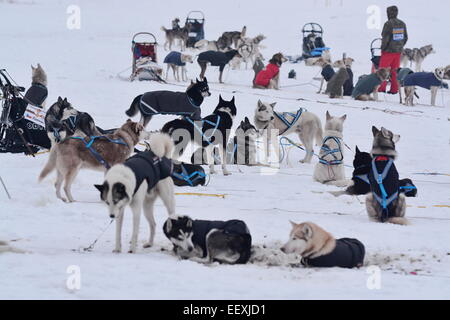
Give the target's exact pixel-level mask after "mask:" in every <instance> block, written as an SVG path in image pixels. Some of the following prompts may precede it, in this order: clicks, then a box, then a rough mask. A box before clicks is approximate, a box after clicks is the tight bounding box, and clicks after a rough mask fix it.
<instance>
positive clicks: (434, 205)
mask: <svg viewBox="0 0 450 320" xmlns="http://www.w3.org/2000/svg"><path fill="white" fill-rule="evenodd" d="M407 207H409V208H420V209H425V208H428V207H427V206H411V205H407ZM431 207H434V208H450V205H448V204H433V205H431Z"/></svg>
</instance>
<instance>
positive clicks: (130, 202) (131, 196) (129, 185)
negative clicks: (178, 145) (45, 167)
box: [95, 133, 175, 253]
mask: <svg viewBox="0 0 450 320" xmlns="http://www.w3.org/2000/svg"><path fill="white" fill-rule="evenodd" d="M149 144H150V146H151V150H147V151H145V152H140V153H137V154H136V155H134V156H132V157H131V158H129V159H128V160H126V161H125V162H124V163H123V164H117V165H114V166H112V167H111V169H109V170H108V171H107V172H106V175H105V180H104V182H103V184H101V185H95V187H96V188H97V189H98V190H99V191H100V198H101V200H102V201H103V202H104V203H105V204H106V205H107V206H108V211H109V216H110V217H111V218H113V219H116V246H115V249H114V251H113V252H116V253H119V252H121V250H122V241H121V234H122V223H123V216H124V212H125V208H126V207H127V206H130V207H131V210H132V211H133V234H132V236H131V246H130V250H129V253H134V252H136V249H137V242H138V233H139V221H140V217H141V210H142V209H144V215H145V217H146V218H147V221H148V223H149V226H150V237H149V240H148V242H147V243H145V244H144V248H148V247H151V246H152V245H153V241H154V238H155V227H156V222H155V218H154V216H153V206H154V204H155V201H156V199H157V198H158V197H160V198H161V200H162V201H163V203H164V205H165V207H166V209H167V212H168V214H169V216H171V215H174V214H175V196H174V191H173V181H172V178H171V177H170V176H171V174H172V160H171V159H170V156H171V154H172V151H173V143H172V140H171V139H170V137H168V136H167V135H164V134H160V133H157V134H152V135H151V136H150V138H149Z"/></svg>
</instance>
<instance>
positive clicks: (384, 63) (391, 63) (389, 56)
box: [378, 52, 400, 93]
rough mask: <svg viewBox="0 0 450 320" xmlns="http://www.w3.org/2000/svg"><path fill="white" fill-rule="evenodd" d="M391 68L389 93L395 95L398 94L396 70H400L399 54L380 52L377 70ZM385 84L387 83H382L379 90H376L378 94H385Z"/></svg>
mask: <svg viewBox="0 0 450 320" xmlns="http://www.w3.org/2000/svg"><path fill="white" fill-rule="evenodd" d="M387 67H391V90H390V92H391V93H397V92H398V82H397V69H398V68H400V52H398V53H393V52H382V53H381V59H380V65H379V67H378V69H380V68H387ZM386 83H387V81H384V82H383V83H382V84H381V86H380V88H379V89H378V91H379V92H385V91H386Z"/></svg>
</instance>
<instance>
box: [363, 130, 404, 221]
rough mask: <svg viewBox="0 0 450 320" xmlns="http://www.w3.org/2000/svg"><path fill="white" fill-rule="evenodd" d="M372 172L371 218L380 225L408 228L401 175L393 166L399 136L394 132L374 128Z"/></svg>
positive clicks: (370, 179)
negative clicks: (401, 191)
mask: <svg viewBox="0 0 450 320" xmlns="http://www.w3.org/2000/svg"><path fill="white" fill-rule="evenodd" d="M372 133H373V146H372V151H371V154H372V159H373V160H372V163H371V165H372V170H370V171H369V175H368V178H369V182H370V189H371V193H369V194H368V195H367V196H366V209H367V213H368V215H369V218H370V219H371V220H373V221H378V222H390V223H394V224H401V225H406V224H408V221H407V220H406V218H405V212H406V201H405V195H404V194H402V193H399V179H398V172H397V169H396V167H395V164H394V162H393V161H394V160H395V159H396V157H397V151H396V150H395V143H396V142H398V141H399V140H400V136H399V135H396V134H393V133H392V132H391V131H389V130H387V129H385V128H383V127H382V128H381V130H378V129H377V128H376V127H375V126H373V127H372Z"/></svg>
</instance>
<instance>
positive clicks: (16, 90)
mask: <svg viewBox="0 0 450 320" xmlns="http://www.w3.org/2000/svg"><path fill="white" fill-rule="evenodd" d="M24 91H25V88H23V87H18V86H14V85H12V83H11V79H10V78H9V77H8V75H7V72H6V70H4V69H0V103H1V117H0V153H7V152H10V153H25V154H31V155H34V153H36V152H37V151H39V150H40V149H50V146H51V143H50V140H49V139H48V136H47V132H46V130H45V123H44V117H45V110H44V109H43V108H42V107H40V106H33V105H31V104H29V103H28V100H27V98H26V95H25V96H23V95H22V94H21V92H24Z"/></svg>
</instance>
